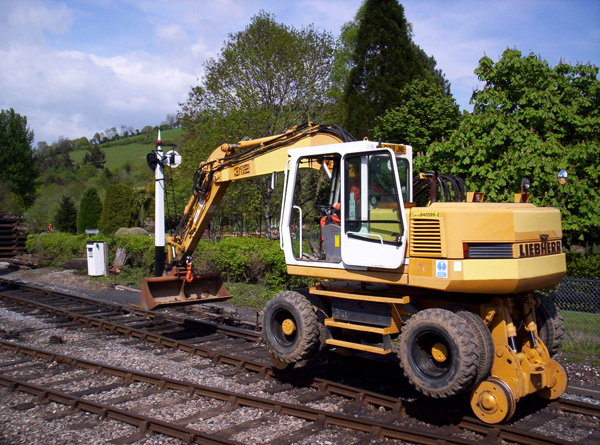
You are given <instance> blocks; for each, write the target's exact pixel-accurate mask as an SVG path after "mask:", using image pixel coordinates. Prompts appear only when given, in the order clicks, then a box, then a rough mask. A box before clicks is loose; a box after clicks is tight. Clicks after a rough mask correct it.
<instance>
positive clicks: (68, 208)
mask: <svg viewBox="0 0 600 445" xmlns="http://www.w3.org/2000/svg"><path fill="white" fill-rule="evenodd" d="M54 228H55V229H56V230H58V231H59V232H65V233H73V234H74V233H76V232H77V209H76V208H75V204H73V201H72V200H71V198H69V197H68V196H63V198H62V200H61V201H60V204H59V205H58V209H57V211H56V214H55V216H54Z"/></svg>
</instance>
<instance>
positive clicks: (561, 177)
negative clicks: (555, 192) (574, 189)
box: [557, 170, 569, 185]
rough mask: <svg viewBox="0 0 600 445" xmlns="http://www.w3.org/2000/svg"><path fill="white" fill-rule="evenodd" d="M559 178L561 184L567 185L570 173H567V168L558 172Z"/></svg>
mask: <svg viewBox="0 0 600 445" xmlns="http://www.w3.org/2000/svg"><path fill="white" fill-rule="evenodd" d="M557 179H558V183H559V184H560V185H565V184H566V183H567V182H569V175H568V174H567V171H566V170H561V171H559V172H558V175H557Z"/></svg>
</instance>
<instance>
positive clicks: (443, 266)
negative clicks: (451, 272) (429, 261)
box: [435, 260, 448, 278]
mask: <svg viewBox="0 0 600 445" xmlns="http://www.w3.org/2000/svg"><path fill="white" fill-rule="evenodd" d="M435 276H436V278H448V261H447V260H436V262H435Z"/></svg>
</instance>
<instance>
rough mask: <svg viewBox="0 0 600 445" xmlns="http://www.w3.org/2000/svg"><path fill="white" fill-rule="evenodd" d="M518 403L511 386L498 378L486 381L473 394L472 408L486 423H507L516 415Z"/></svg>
mask: <svg viewBox="0 0 600 445" xmlns="http://www.w3.org/2000/svg"><path fill="white" fill-rule="evenodd" d="M516 407H517V403H516V401H515V395H514V393H513V391H512V389H510V386H508V384H507V383H506V382H505V381H504V380H501V379H499V378H496V377H490V378H489V379H487V380H484V381H483V382H481V383H480V384H479V385H477V386H476V387H475V389H473V392H472V393H471V408H472V409H473V412H474V413H475V415H476V416H477V417H479V419H480V420H482V421H483V422H485V423H492V424H495V423H500V422H504V421H507V420H508V419H510V418H511V417H512V415H513V414H514V413H515V408H516Z"/></svg>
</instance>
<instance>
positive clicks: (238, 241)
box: [194, 237, 314, 291]
mask: <svg viewBox="0 0 600 445" xmlns="http://www.w3.org/2000/svg"><path fill="white" fill-rule="evenodd" d="M194 265H195V267H196V268H197V269H200V270H202V271H203V272H209V271H211V272H213V271H214V272H220V273H221V275H222V276H223V280H224V281H233V282H238V283H251V284H264V285H266V286H269V287H270V288H271V289H272V290H275V291H279V290H284V289H290V288H294V287H303V286H307V285H308V284H310V283H311V282H312V281H314V280H312V279H311V278H304V277H294V276H290V275H288V274H287V272H286V269H287V268H286V263H285V256H284V254H283V251H282V250H281V249H280V247H279V241H277V240H267V239H263V238H244V237H242V238H232V237H227V238H222V239H221V240H220V241H219V242H218V243H216V244H215V243H211V242H208V241H202V242H200V243H199V244H198V248H197V249H196V252H195V254H194Z"/></svg>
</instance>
